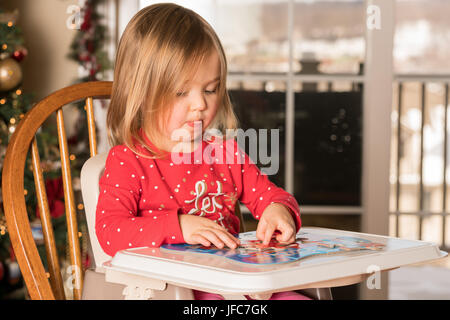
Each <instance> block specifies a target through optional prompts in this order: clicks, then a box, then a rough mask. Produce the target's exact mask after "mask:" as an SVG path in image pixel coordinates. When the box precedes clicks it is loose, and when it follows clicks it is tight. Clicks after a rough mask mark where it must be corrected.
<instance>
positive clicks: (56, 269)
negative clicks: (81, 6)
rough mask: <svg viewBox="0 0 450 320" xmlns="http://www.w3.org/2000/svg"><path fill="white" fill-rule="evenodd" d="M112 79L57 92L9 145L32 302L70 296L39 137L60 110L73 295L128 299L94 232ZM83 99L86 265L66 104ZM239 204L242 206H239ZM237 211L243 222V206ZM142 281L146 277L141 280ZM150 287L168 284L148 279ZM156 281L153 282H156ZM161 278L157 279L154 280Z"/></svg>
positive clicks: (17, 239)
mask: <svg viewBox="0 0 450 320" xmlns="http://www.w3.org/2000/svg"><path fill="white" fill-rule="evenodd" d="M111 89H112V82H110V81H95V82H85V83H80V84H75V85H72V86H69V87H66V88H63V89H61V90H58V91H56V92H54V93H52V94H50V95H49V96H47V97H46V98H44V99H43V100H41V101H40V102H39V103H37V104H36V105H35V106H34V107H33V108H32V109H31V110H30V111H28V112H27V113H26V114H25V116H24V118H23V119H22V120H21V121H20V122H19V124H18V126H17V128H16V130H15V132H14V134H13V135H12V137H11V140H10V142H9V144H8V148H7V151H6V156H5V160H4V165H3V173H2V195H3V202H4V211H5V216H6V221H7V226H8V231H9V236H10V239H11V243H12V246H13V249H14V253H15V256H16V258H17V262H18V264H19V266H20V270H21V272H22V275H23V278H24V281H25V284H26V287H27V289H28V293H29V296H30V298H31V299H33V300H53V299H58V300H60V299H65V298H66V296H65V292H64V283H63V278H62V272H65V271H63V270H61V266H60V260H59V257H58V254H57V250H56V245H55V239H54V233H53V227H52V222H51V217H50V210H49V205H48V200H47V194H46V190H45V184H44V179H43V174H42V169H41V165H40V157H39V153H38V147H37V142H36V138H35V135H36V134H38V129H39V128H40V127H41V126H42V125H43V124H44V122H45V121H46V120H47V119H48V118H49V117H50V116H51V115H52V114H53V112H55V113H56V121H57V129H58V140H59V150H60V156H61V170H62V179H63V187H64V200H65V214H66V221H67V236H68V237H67V238H68V242H69V249H70V264H71V267H72V268H71V270H72V277H73V279H74V285H73V297H74V299H76V300H79V299H124V298H126V297H130V294H127V288H128V287H129V284H128V286H127V283H122V284H120V281H119V284H114V283H109V282H106V281H105V275H104V272H105V270H104V268H103V263H105V262H106V261H108V260H110V259H111V257H110V256H108V255H106V254H105V253H104V252H103V250H102V249H101V247H100V245H99V243H98V241H97V237H96V235H95V208H96V204H97V198H98V182H99V178H100V176H101V174H102V171H103V169H104V164H105V160H106V154H100V155H97V144H96V131H95V121H94V112H93V99H94V98H101V99H107V98H109V97H110V95H111ZM79 100H84V101H85V103H86V105H85V109H86V113H87V122H88V130H89V148H90V155H91V158H90V159H89V160H88V161H87V162H86V163H85V165H84V166H83V169H82V172H81V184H82V195H83V201H84V208H85V214H86V219H87V224H88V232H89V238H90V244H91V248H92V253H93V260H94V264H95V266H94V267H93V268H92V269H89V270H86V271H85V272H84V271H83V269H82V264H81V253H80V244H79V232H78V225H77V219H76V208H75V201H74V192H73V187H72V176H71V169H70V161H69V153H68V145H67V138H66V132H65V128H64V117H63V112H62V107H63V106H64V105H67V104H69V103H73V102H76V101H79ZM29 149H31V157H32V168H33V175H34V180H35V187H36V195H37V198H38V199H37V200H38V201H37V202H38V205H39V210H40V218H41V223H42V231H43V235H44V243H45V249H46V258H47V265H48V272H47V271H46V270H45V268H44V264H43V263H42V261H41V258H40V256H39V253H38V250H37V246H36V243H35V241H34V239H33V235H32V231H31V226H30V221H29V219H28V214H27V210H26V203H25V197H24V169H25V163H26V157H27V153H28V150H29ZM237 208H239V206H237ZM237 211H238V212H236V214H237V215H238V216H239V218H240V220H241V226H243V225H244V223H243V222H244V221H243V219H242V215H241V212H240V210H237ZM139 281H140V283H142V282H143V281H144V282H145V280H143V279H142V278H140V279H139ZM148 281H149V282H150V285H155V283H163V282H161V281H159V282H158V280H154V279H153V280H152V279H149V280H148ZM152 281H153V282H152ZM155 281H156V282H155ZM302 292H303V293H305V294H306V295H308V296H310V297H312V298H316V299H330V298H331V292H330V289H329V288H322V289H307V290H304V291H302ZM154 298H155V299H192V298H193V295H192V290H190V289H188V288H182V287H176V286H173V285H170V284H169V285H167V284H166V285H161V288H160V290H157V294H156V295H155V296H154Z"/></svg>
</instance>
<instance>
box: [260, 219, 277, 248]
mask: <svg viewBox="0 0 450 320" xmlns="http://www.w3.org/2000/svg"><path fill="white" fill-rule="evenodd" d="M275 229H276V228H275V226H274V225H272V224H269V225H268V226H267V228H266V230H265V232H264V241H263V244H264V245H268V244H269V242H270V239H272V235H273V233H274V232H275Z"/></svg>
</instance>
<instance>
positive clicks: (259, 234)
mask: <svg viewBox="0 0 450 320" xmlns="http://www.w3.org/2000/svg"><path fill="white" fill-rule="evenodd" d="M266 228H267V222H266V221H265V220H259V222H258V226H257V227H256V238H257V239H258V240H260V241H263V240H264V235H265V233H266Z"/></svg>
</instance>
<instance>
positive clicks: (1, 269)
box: [0, 261, 5, 281]
mask: <svg viewBox="0 0 450 320" xmlns="http://www.w3.org/2000/svg"><path fill="white" fill-rule="evenodd" d="M4 276H5V267H4V266H3V262H1V261H0V281H2V279H3V277H4Z"/></svg>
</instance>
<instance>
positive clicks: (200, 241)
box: [189, 234, 211, 247]
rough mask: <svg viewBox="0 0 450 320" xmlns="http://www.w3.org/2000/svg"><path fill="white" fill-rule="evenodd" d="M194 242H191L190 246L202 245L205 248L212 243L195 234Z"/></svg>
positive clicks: (193, 236)
mask: <svg viewBox="0 0 450 320" xmlns="http://www.w3.org/2000/svg"><path fill="white" fill-rule="evenodd" d="M192 240H193V241H192V242H190V243H189V244H197V243H199V244H201V245H203V246H205V247H209V246H210V245H211V242H209V241H208V240H207V239H206V238H205V237H203V236H202V235H200V234H194V235H192Z"/></svg>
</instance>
